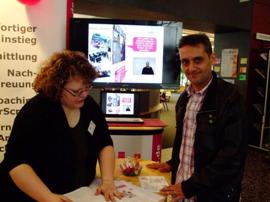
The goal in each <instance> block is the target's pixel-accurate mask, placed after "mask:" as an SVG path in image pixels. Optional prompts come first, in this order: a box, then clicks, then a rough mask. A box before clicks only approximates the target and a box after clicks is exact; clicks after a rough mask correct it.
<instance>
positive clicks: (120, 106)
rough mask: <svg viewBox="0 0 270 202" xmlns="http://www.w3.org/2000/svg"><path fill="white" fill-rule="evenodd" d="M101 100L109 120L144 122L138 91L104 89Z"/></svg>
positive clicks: (115, 121)
mask: <svg viewBox="0 0 270 202" xmlns="http://www.w3.org/2000/svg"><path fill="white" fill-rule="evenodd" d="M100 102H101V109H102V111H103V113H104V114H105V118H106V121H107V122H114V123H143V122H144V121H143V119H142V118H140V117H139V94H138V93H136V92H116V91H102V92H101V99H100Z"/></svg>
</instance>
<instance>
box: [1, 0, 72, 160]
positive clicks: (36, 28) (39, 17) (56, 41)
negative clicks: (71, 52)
mask: <svg viewBox="0 0 270 202" xmlns="http://www.w3.org/2000/svg"><path fill="white" fill-rule="evenodd" d="M37 2H38V3H36V4H35V5H32V6H26V5H23V4H21V3H19V1H17V0H5V1H4V0H1V1H0V162H1V161H2V159H3V154H4V152H5V145H6V143H7V140H8V138H9V134H10V131H11V127H12V124H13V120H14V118H15V117H16V115H17V113H18V112H19V110H20V108H21V107H22V106H23V105H24V104H25V103H26V102H27V100H28V99H29V98H31V97H32V96H33V95H34V94H35V93H34V91H33V90H32V83H33V79H34V78H35V75H36V73H37V71H38V67H39V65H40V64H41V62H42V61H43V60H45V59H46V58H47V57H48V56H49V55H51V54H52V53H53V52H54V51H60V50H62V49H63V48H65V46H66V41H65V39H66V17H67V2H69V5H71V4H70V2H71V1H70V0H57V1H54V0H39V1H37ZM37 135H38V134H37Z"/></svg>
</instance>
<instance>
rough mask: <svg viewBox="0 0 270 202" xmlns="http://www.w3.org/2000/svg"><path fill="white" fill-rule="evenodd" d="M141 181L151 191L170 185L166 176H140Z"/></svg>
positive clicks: (142, 185) (157, 190)
mask: <svg viewBox="0 0 270 202" xmlns="http://www.w3.org/2000/svg"><path fill="white" fill-rule="evenodd" d="M139 181H140V184H141V187H142V188H143V189H145V190H149V191H151V192H159V190H160V189H162V188H163V187H165V186H168V183H167V181H166V179H165V177H164V176H140V177H139Z"/></svg>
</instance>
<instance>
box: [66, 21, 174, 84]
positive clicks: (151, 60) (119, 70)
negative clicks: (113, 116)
mask: <svg viewBox="0 0 270 202" xmlns="http://www.w3.org/2000/svg"><path fill="white" fill-rule="evenodd" d="M178 33H179V27H176V26H164V25H162V24H157V22H153V21H151V22H149V21H131V20H125V21H123V20H111V19H77V18H73V19H72V20H71V24H70V40H69V42H70V43H69V45H70V49H71V50H79V51H82V52H84V53H85V54H86V55H87V57H88V59H89V61H90V62H91V64H92V65H93V66H94V67H95V69H96V70H97V72H98V78H97V79H96V80H95V82H94V87H119V88H162V86H163V85H166V84H169V85H170V84H176V85H179V80H178V78H179V77H178V76H179V70H178V69H179V66H178V64H177V58H176V57H177V56H176V55H177V52H176V50H177V48H176V47H177V39H178V37H177V34H178Z"/></svg>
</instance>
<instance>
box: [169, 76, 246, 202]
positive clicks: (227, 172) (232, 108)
mask: <svg viewBox="0 0 270 202" xmlns="http://www.w3.org/2000/svg"><path fill="white" fill-rule="evenodd" d="M188 99H189V97H188V94H187V92H186V91H184V92H183V94H181V96H180V98H179V100H178V102H177V104H176V137H175V141H174V146H173V152H172V159H171V160H170V161H168V162H167V163H169V164H170V165H171V167H172V183H175V178H176V173H177V169H178V165H179V163H180V160H179V151H180V146H181V141H182V129H183V118H184V115H185V111H186V105H187V102H188ZM241 100H242V99H241V96H240V94H239V93H238V91H237V90H236V89H235V87H234V86H233V85H232V84H230V83H228V82H225V81H223V80H221V79H218V78H217V77H216V75H215V73H213V80H212V82H211V84H210V85H209V87H208V90H207V92H206V95H205V98H204V100H203V104H202V107H201V109H200V111H199V112H198V114H197V117H196V121H197V128H196V132H195V141H194V152H195V153H194V167H195V168H194V174H193V175H192V176H191V177H190V178H189V179H187V180H186V181H183V182H182V183H181V185H182V190H183V192H184V195H185V196H186V197H187V198H190V197H191V196H195V195H196V196H197V201H198V202H223V201H224V202H225V201H226V202H227V201H230V202H233V201H238V200H239V194H240V188H241V180H242V176H243V167H244V159H245V154H246V148H247V147H246V145H247V138H246V132H245V121H244V114H243V103H242V101H241Z"/></svg>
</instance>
